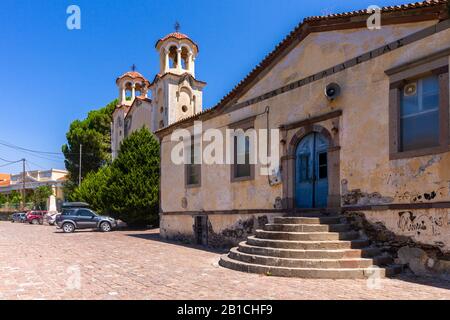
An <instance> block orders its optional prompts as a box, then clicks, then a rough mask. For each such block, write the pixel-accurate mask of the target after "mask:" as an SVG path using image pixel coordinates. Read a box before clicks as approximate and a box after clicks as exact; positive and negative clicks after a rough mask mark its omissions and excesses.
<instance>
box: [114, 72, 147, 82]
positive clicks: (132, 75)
mask: <svg viewBox="0 0 450 320" xmlns="http://www.w3.org/2000/svg"><path fill="white" fill-rule="evenodd" d="M125 77H128V78H131V79H139V80H142V81H144V82H145V83H149V82H148V80H147V79H146V78H145V77H144V76H143V75H142V74H140V73H139V72H137V71H128V72H125V73H124V74H123V75H121V76H120V77H118V78H117V79H116V83H117V81H119V80H120V79H123V78H125Z"/></svg>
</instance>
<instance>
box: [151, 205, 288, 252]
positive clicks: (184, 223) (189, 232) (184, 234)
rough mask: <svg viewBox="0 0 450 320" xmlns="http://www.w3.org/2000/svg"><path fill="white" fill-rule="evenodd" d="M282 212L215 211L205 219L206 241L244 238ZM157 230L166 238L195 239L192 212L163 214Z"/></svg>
mask: <svg viewBox="0 0 450 320" xmlns="http://www.w3.org/2000/svg"><path fill="white" fill-rule="evenodd" d="M280 215H281V213H266V214H233V215H230V214H215V215H209V216H208V221H207V229H208V230H207V234H208V235H207V244H208V245H209V246H211V247H216V248H217V247H225V248H228V247H232V246H236V245H238V244H239V242H241V241H244V240H246V239H247V237H248V236H250V235H252V234H254V233H255V231H256V230H257V229H262V227H263V226H264V225H265V224H267V223H273V218H274V217H277V216H280ZM160 230H161V231H160V233H161V236H162V237H163V238H165V239H171V240H177V241H183V242H188V243H194V242H195V230H194V216H191V215H183V216H181V215H168V216H167V215H166V216H162V217H161V223H160Z"/></svg>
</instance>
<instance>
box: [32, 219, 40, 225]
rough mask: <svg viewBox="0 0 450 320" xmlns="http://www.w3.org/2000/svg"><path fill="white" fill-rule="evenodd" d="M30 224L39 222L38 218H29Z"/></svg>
mask: <svg viewBox="0 0 450 320" xmlns="http://www.w3.org/2000/svg"><path fill="white" fill-rule="evenodd" d="M31 224H39V220H38V219H33V220H31Z"/></svg>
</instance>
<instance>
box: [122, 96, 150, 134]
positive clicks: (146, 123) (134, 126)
mask: <svg viewBox="0 0 450 320" xmlns="http://www.w3.org/2000/svg"><path fill="white" fill-rule="evenodd" d="M131 117H132V121H131V126H130V131H129V132H128V134H131V133H133V132H134V131H136V130H140V129H142V127H145V128H147V129H149V130H150V129H151V128H150V124H151V104H150V103H149V102H146V101H142V102H141V104H140V105H136V106H135V107H134V109H133V110H132V113H131Z"/></svg>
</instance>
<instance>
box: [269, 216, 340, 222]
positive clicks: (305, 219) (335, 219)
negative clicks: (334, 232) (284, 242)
mask: <svg viewBox="0 0 450 320" xmlns="http://www.w3.org/2000/svg"><path fill="white" fill-rule="evenodd" d="M341 220H343V218H342V217H340V216H331V217H275V218H274V223H275V224H340V223H341Z"/></svg>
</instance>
